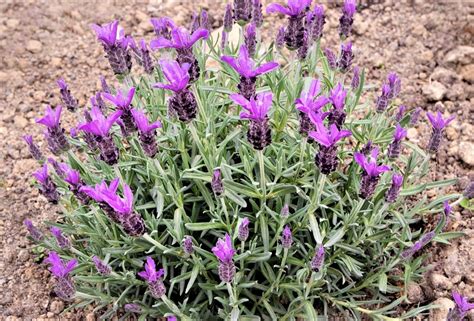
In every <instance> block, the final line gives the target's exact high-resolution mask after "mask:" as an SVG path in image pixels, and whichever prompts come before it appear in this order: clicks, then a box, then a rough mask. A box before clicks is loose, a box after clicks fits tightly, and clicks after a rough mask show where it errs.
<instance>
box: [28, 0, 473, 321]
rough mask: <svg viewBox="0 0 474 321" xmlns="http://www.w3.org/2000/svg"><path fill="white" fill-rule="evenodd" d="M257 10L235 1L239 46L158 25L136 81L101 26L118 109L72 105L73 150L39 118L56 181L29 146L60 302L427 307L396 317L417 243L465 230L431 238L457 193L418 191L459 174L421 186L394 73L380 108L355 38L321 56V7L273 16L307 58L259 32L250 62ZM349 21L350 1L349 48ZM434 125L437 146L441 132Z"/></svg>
mask: <svg viewBox="0 0 474 321" xmlns="http://www.w3.org/2000/svg"><path fill="white" fill-rule="evenodd" d="M260 6H261V4H260V1H257V0H254V1H250V0H245V1H242V0H239V1H237V0H235V1H234V2H233V11H232V7H231V6H230V4H229V5H227V7H226V8H227V9H226V16H225V19H224V20H225V21H224V22H225V30H224V31H223V32H224V34H223V36H224V35H225V33H226V32H229V31H230V30H231V29H232V28H236V27H237V28H239V27H240V28H241V33H240V35H241V38H240V40H239V43H238V44H237V46H235V45H232V46H231V45H230V44H228V43H227V42H226V41H224V42H221V43H219V42H218V41H217V42H216V39H215V37H214V36H209V32H208V31H207V30H206V29H201V28H202V25H199V27H198V26H197V25H196V26H195V27H193V28H196V30H195V31H194V32H193V33H190V32H189V31H187V30H186V29H184V28H182V27H179V26H177V25H176V24H175V23H174V22H173V21H172V20H171V19H170V18H166V17H165V18H159V19H155V18H154V19H152V24H153V27H154V30H155V33H156V37H157V38H156V39H154V40H152V41H151V48H152V49H153V50H154V51H153V52H148V53H147V54H150V57H147V58H146V60H148V59H150V61H149V62H146V65H149V66H154V68H151V67H150V68H144V69H140V68H139V70H140V71H139V74H132V73H131V72H130V70H131V69H130V67H131V65H130V64H131V60H130V59H129V58H130V57H129V56H130V55H131V52H135V54H136V55H137V56H138V58H139V59H138V60H137V61H138V62H139V63H140V64H142V65H143V67H145V60H144V59H145V58H144V55H145V54H146V53H145V51H146V50H145V46H142V45H140V47H138V48H137V47H134V46H133V45H131V43H130V38H129V37H125V36H124V35H123V31H121V30H120V29H119V27H118V22H113V23H111V24H109V25H105V26H104V27H98V26H94V30H95V31H96V32H97V34H98V37H99V40H100V41H101V42H102V44H103V46H104V50H105V53H106V55H107V57H108V58H109V61H110V65H111V67H112V72H114V73H115V74H116V75H117V86H109V85H107V84H106V83H105V80H103V79H102V84H103V88H102V91H103V92H102V93H101V94H100V96H101V98H102V97H103V98H104V99H106V100H108V101H110V102H111V103H113V105H105V104H103V109H101V107H99V106H98V103H93V104H92V106H91V107H90V108H89V106H78V108H80V109H83V112H82V113H83V114H84V118H85V119H84V120H82V119H78V120H77V122H78V123H79V125H78V126H77V129H79V130H81V131H82V132H83V133H82V134H78V133H74V134H73V136H72V137H69V138H67V137H66V136H65V135H64V133H63V130H62V129H61V127H60V125H59V115H60V113H61V108H60V107H58V108H57V109H56V110H52V109H48V110H47V116H46V117H45V118H43V119H42V120H40V121H38V122H40V123H41V124H44V125H46V126H47V128H48V129H47V134H46V138H47V141H48V144H49V146H50V150H51V152H53V153H54V154H57V155H58V156H57V160H54V162H53V163H52V165H53V166H54V169H55V170H54V171H52V170H51V171H50V172H48V164H47V163H43V162H44V159H43V157H42V156H41V155H40V154H39V153H38V150H37V148H36V147H35V146H36V145H33V142H32V139H31V138H29V137H28V138H26V141H27V143H28V145H29V146H30V148H31V150H32V152H33V155H34V157H35V158H36V159H38V161H39V163H40V165H39V166H42V169H41V170H40V171H38V172H36V173H35V174H34V175H35V177H36V178H37V181H38V183H39V185H38V187H39V188H40V191H41V193H42V194H43V195H44V196H45V197H46V199H47V200H48V201H50V202H53V203H54V202H59V203H60V205H61V209H62V211H63V216H62V217H61V219H60V221H58V222H47V225H48V226H49V229H50V230H51V233H43V232H41V228H39V227H35V226H34V225H33V224H32V223H31V221H29V220H26V221H25V225H26V228H27V229H28V231H29V232H30V235H31V239H32V240H33V241H35V242H37V244H38V246H42V247H44V248H46V249H48V250H49V251H50V253H49V259H48V262H50V263H51V265H52V267H51V271H52V272H53V274H54V276H55V278H56V282H57V287H56V293H57V295H58V296H59V297H60V298H63V299H65V300H71V304H72V305H77V306H85V305H87V304H92V303H93V304H94V305H95V307H96V310H97V311H105V312H104V314H103V315H102V318H103V319H108V318H111V317H112V316H113V315H114V314H116V313H118V312H119V311H121V313H125V316H129V315H132V314H133V315H140V318H141V320H145V319H147V318H159V317H163V316H164V317H167V318H168V320H177V319H179V320H214V319H230V320H260V319H263V320H280V319H281V320H296V319H306V320H317V319H318V316H323V317H326V318H342V319H361V318H362V315H367V316H368V317H372V318H374V319H383V320H397V318H398V317H399V318H411V317H413V316H416V315H418V314H420V313H423V311H426V309H428V308H429V306H420V307H417V308H414V309H412V310H409V311H407V312H404V313H403V314H400V313H399V312H397V311H398V310H397V307H398V306H399V305H401V304H404V303H406V302H407V297H406V289H405V287H406V285H407V284H408V283H409V282H410V281H412V280H416V279H417V278H419V277H420V275H421V272H422V271H423V268H422V264H421V263H422V261H423V251H422V249H423V247H425V246H428V245H429V244H430V243H431V242H434V241H436V242H447V241H448V240H449V239H450V238H453V237H455V236H458V235H459V233H453V232H444V231H443V228H444V226H445V224H446V219H447V215H446V214H441V215H440V220H439V223H438V225H437V226H436V228H434V229H433V230H429V231H428V230H425V229H424V228H422V227H420V226H422V225H421V224H420V220H421V218H422V217H423V216H425V215H437V214H438V213H446V206H445V205H443V204H444V202H449V203H447V204H449V206H451V207H452V206H455V205H456V204H457V202H459V201H460V200H461V198H462V197H463V196H461V195H458V194H452V195H445V196H442V197H439V198H437V199H430V200H428V198H427V196H425V193H424V192H425V191H426V190H428V189H441V188H444V187H446V186H449V185H451V184H453V183H455V181H456V180H454V179H451V180H444V181H437V182H429V181H428V180H427V177H426V175H427V174H428V170H429V167H428V166H426V165H427V164H428V162H429V161H430V157H429V154H427V153H426V152H425V151H424V150H423V148H420V147H418V146H416V145H414V144H412V143H410V142H408V141H403V140H402V138H403V137H404V134H403V133H400V131H403V130H402V129H401V127H400V126H406V125H407V122H408V121H409V120H408V119H407V117H402V118H401V119H399V118H397V119H395V118H396V117H393V116H392V115H393V114H396V112H397V110H398V106H395V103H394V98H395V97H396V96H397V95H398V93H399V92H400V90H401V88H400V79H399V78H398V76H396V75H395V74H390V76H389V78H388V82H387V83H386V84H385V86H384V91H383V98H384V101H382V102H381V101H380V97H379V98H378V99H377V97H376V96H377V94H376V93H373V92H367V91H366V89H367V86H366V85H365V72H364V69H363V68H362V67H360V66H359V67H357V68H354V75H353V77H347V70H349V69H350V65H351V63H352V60H353V59H355V60H357V57H356V56H355V57H354V56H353V53H352V51H351V43H347V44H345V45H343V46H342V48H343V54H342V56H341V58H340V61H339V62H338V61H337V59H336V57H335V56H334V55H333V57H331V56H330V55H329V56H328V55H327V52H328V51H327V50H323V49H322V48H321V47H320V43H319V39H320V38H321V36H322V28H323V26H324V9H323V7H321V6H317V7H315V8H314V9H312V8H311V1H306V0H305V1H303V0H301V1H299V0H289V1H288V5H286V6H282V5H278V4H272V5H270V6H269V7H267V12H281V13H284V14H286V15H288V16H289V18H288V25H287V26H286V27H285V28H280V29H279V30H280V31H279V36H278V39H276V45H277V46H281V45H282V44H283V42H286V44H287V46H288V47H290V48H292V49H297V48H301V46H302V45H303V42H304V35H305V33H306V37H307V39H311V41H308V42H307V44H306V45H307V48H306V49H305V50H307V52H306V54H305V55H304V57H303V56H300V57H299V58H300V59H298V60H296V59H292V58H291V57H286V56H283V55H284V53H283V51H280V50H278V51H277V50H274V49H273V45H272V44H270V45H267V43H266V42H260V41H259V37H256V38H255V39H254V38H252V45H253V41H257V42H258V43H257V44H256V45H257V48H260V50H258V51H257V50H256V51H255V55H254V57H251V55H250V53H249V49H250V48H248V47H250V46H251V45H250V42H249V40H248V37H249V33H250V35H251V36H252V37H253V33H254V31H255V26H256V27H258V26H260V25H261V21H260V19H261V17H260V15H259V10H261V8H260ZM309 12H312V14H308V13H309ZM354 12H355V3H354V2H353V1H346V4H345V9H344V11H343V14H344V16H343V17H342V18H341V24H343V25H341V28H340V30H341V35H342V36H344V37H345V36H347V34H348V33H349V32H350V25H351V24H352V18H353V15H354ZM232 14H233V15H234V16H233V17H232ZM196 17H197V16H196ZM203 17H204V18H203ZM196 19H197V18H196ZM199 20H200V23H202V21H203V20H204V22H205V21H206V15H204V16H203V15H201V16H200V18H199ZM233 20H236V21H238V22H239V23H240V24H241V26H232V24H233ZM247 22H250V23H251V24H247ZM245 24H247V27H245ZM249 29H250V30H249ZM244 35H247V38H245V39H244ZM127 39H128V40H127ZM204 42H205V44H204ZM130 46H131V47H130ZM221 46H223V48H221ZM134 48H135V49H134ZM167 48H174V49H175V50H172V51H169V50H166V49H167ZM196 48H207V49H206V50H198V49H196ZM133 50H136V51H133ZM140 57H141V58H140ZM140 59H141V60H140ZM276 60H278V61H286V63H284V64H281V65H279V64H278V63H276V62H274V61H276ZM211 61H213V62H217V63H218V66H217V67H216V66H215V64H214V65H213V64H211ZM157 62H158V63H157ZM229 66H230V67H229ZM256 66H258V67H256ZM142 73H143V74H142ZM257 77H258V78H257ZM351 78H352V79H351ZM370 87H371V86H369V88H370ZM112 88H116V89H115V90H114V89H112ZM124 93H127V94H124ZM94 95H95V93H94ZM362 95H364V98H365V101H366V102H364V103H361V102H360V98H361V96H362ZM96 102H97V99H96ZM382 107H383V108H382ZM417 113H418V114H419V112H417ZM431 118H433V119H431ZM430 120H431V121H432V123H433V125H434V135H435V134H436V135H438V136H440V135H441V134H442V129H443V128H444V127H445V126H446V125H448V124H449V121H450V120H448V121H445V120H443V119H441V120H439V118H436V119H434V117H432V116H430ZM411 121H412V122H413V119H412V120H411ZM398 123H400V125H397V124H398ZM115 124H117V125H119V126H114V125H115ZM75 128H76V127H75ZM394 128H396V131H395V134H394ZM157 130H159V135H158V134H157ZM74 131H75V130H74ZM432 140H433V139H432ZM395 145H396V146H395ZM431 145H435V144H434V143H430V146H431ZM71 146H72V147H71ZM401 146H403V148H401ZM68 148H69V149H68ZM66 150H67V151H66ZM430 150H431V147H430ZM61 152H62V153H61ZM395 154H396V156H397V157H395ZM389 156H390V157H389ZM392 156H393V157H392ZM395 158H396V159H395ZM41 164H43V165H41ZM440 194H441V193H438V195H440ZM471 194H472V193H470V194H469V193H468V194H466V195H471ZM467 197H468V196H465V198H464V199H466V198H467ZM455 199H459V200H456V201H453V200H455ZM63 260H67V263H65V262H66V261H63ZM157 266H158V267H160V269H157ZM395 271H397V272H395ZM400 271H401V272H400ZM463 309H464V308H463ZM464 310H465V309H464ZM464 310H462V311H464ZM460 311H461V310H460ZM462 311H461V312H460V313H464V312H462ZM397 313H398V315H397ZM453 313H454V312H453ZM456 313H458V312H456ZM458 314H459V313H458Z"/></svg>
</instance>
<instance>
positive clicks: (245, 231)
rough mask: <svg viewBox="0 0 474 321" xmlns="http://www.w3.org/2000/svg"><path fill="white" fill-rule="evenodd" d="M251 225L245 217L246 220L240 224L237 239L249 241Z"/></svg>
mask: <svg viewBox="0 0 474 321" xmlns="http://www.w3.org/2000/svg"><path fill="white" fill-rule="evenodd" d="M249 224H250V221H249V219H248V218H246V217H244V219H243V220H242V221H241V222H240V225H239V230H238V234H237V237H238V238H239V240H240V241H241V242H245V241H247V239H248V237H249Z"/></svg>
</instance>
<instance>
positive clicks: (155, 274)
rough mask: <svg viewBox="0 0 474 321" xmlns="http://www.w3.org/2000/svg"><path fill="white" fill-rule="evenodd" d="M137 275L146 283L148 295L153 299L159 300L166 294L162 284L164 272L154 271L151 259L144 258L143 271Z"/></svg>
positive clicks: (154, 266) (154, 267)
mask: <svg viewBox="0 0 474 321" xmlns="http://www.w3.org/2000/svg"><path fill="white" fill-rule="evenodd" d="M138 275H139V276H140V277H142V278H143V279H145V280H146V281H147V283H148V289H149V290H150V294H151V295H152V296H153V297H154V298H155V299H159V298H161V297H162V296H163V295H165V294H166V287H165V285H164V284H163V276H164V275H165V270H163V269H160V270H158V271H156V265H155V261H154V260H153V259H152V258H151V257H149V256H148V257H147V258H146V264H145V271H142V272H138Z"/></svg>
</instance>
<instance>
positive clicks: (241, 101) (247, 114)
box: [230, 92, 273, 150]
mask: <svg viewBox="0 0 474 321" xmlns="http://www.w3.org/2000/svg"><path fill="white" fill-rule="evenodd" d="M272 97H273V95H272V93H271V92H264V93H261V94H258V95H257V97H256V98H251V100H250V101H249V100H247V99H246V98H245V97H244V96H242V95H238V94H232V95H230V99H232V101H233V102H234V103H236V104H238V105H240V106H242V108H243V109H244V111H242V112H241V113H240V119H248V120H250V126H249V130H248V132H247V140H248V141H249V143H250V144H251V145H252V146H253V148H254V149H256V150H263V149H264V148H265V147H266V146H268V145H270V144H271V142H272V134H271V129H270V126H269V124H268V122H269V119H268V115H267V114H268V111H269V110H270V108H271V106H272Z"/></svg>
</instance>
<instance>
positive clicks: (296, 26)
mask: <svg viewBox="0 0 474 321" xmlns="http://www.w3.org/2000/svg"><path fill="white" fill-rule="evenodd" d="M310 5H311V0H288V4H287V6H282V5H281V4H278V3H272V4H270V5H268V7H267V13H275V12H278V13H282V14H284V15H287V16H288V26H287V27H286V32H285V42H286V46H287V47H288V49H290V50H296V49H298V48H300V47H301V46H302V45H303V41H304V30H305V26H304V18H305V15H306V11H307V10H308V8H309V6H310Z"/></svg>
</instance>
